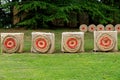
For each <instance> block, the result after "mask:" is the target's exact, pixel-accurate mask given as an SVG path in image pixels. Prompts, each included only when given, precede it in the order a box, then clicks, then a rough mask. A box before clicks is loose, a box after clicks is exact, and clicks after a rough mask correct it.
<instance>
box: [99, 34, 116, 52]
mask: <svg viewBox="0 0 120 80" xmlns="http://www.w3.org/2000/svg"><path fill="white" fill-rule="evenodd" d="M97 45H98V47H99V48H100V49H101V50H103V51H108V50H111V49H113V47H114V39H113V37H112V36H110V35H108V34H103V35H102V36H100V37H99V39H98V40H97Z"/></svg>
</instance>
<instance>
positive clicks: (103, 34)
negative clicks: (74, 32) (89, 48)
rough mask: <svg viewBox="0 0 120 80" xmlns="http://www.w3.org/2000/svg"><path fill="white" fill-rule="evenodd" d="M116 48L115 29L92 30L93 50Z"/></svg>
mask: <svg viewBox="0 0 120 80" xmlns="http://www.w3.org/2000/svg"><path fill="white" fill-rule="evenodd" d="M117 50H118V49H117V31H95V32H94V51H117Z"/></svg>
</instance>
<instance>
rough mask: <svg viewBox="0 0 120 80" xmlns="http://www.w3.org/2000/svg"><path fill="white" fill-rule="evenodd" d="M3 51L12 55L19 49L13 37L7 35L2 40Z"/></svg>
mask: <svg viewBox="0 0 120 80" xmlns="http://www.w3.org/2000/svg"><path fill="white" fill-rule="evenodd" d="M2 44H3V50H4V51H5V52H7V53H14V52H16V51H17V50H18V49H19V42H18V40H17V38H16V37H15V36H12V35H8V36H6V37H5V38H4V40H3V43H2Z"/></svg>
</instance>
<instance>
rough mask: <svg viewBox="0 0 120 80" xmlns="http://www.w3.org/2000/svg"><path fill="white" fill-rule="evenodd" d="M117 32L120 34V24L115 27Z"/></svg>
mask: <svg viewBox="0 0 120 80" xmlns="http://www.w3.org/2000/svg"><path fill="white" fill-rule="evenodd" d="M115 30H116V31H118V32H120V24H117V25H115Z"/></svg>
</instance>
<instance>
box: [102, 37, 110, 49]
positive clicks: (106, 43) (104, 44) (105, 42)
mask: <svg viewBox="0 0 120 80" xmlns="http://www.w3.org/2000/svg"><path fill="white" fill-rule="evenodd" d="M111 42H112V41H111V39H109V38H108V37H102V38H101V39H100V45H101V46H102V47H105V48H107V47H109V46H110V45H111Z"/></svg>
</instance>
